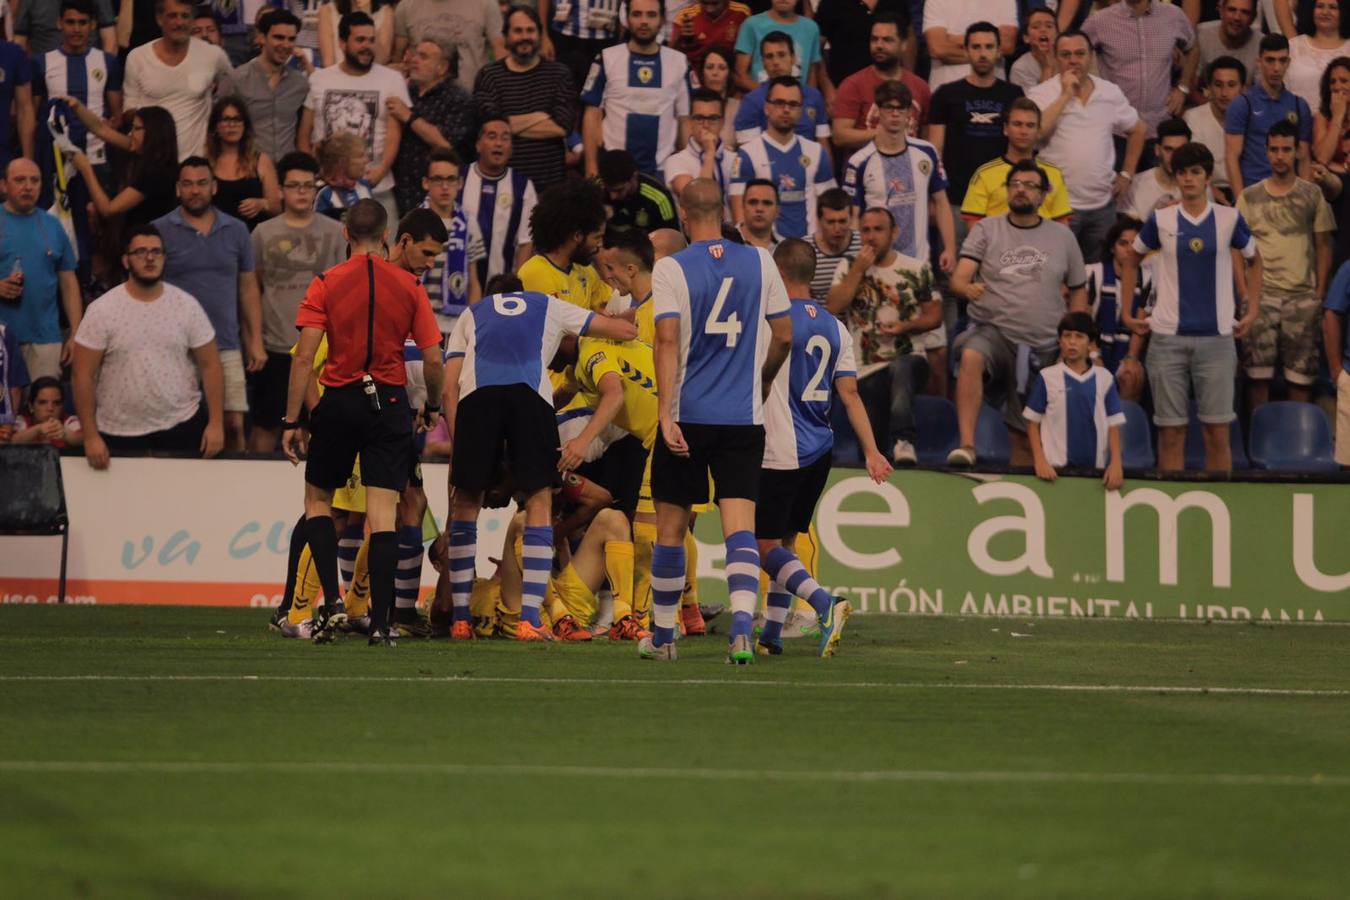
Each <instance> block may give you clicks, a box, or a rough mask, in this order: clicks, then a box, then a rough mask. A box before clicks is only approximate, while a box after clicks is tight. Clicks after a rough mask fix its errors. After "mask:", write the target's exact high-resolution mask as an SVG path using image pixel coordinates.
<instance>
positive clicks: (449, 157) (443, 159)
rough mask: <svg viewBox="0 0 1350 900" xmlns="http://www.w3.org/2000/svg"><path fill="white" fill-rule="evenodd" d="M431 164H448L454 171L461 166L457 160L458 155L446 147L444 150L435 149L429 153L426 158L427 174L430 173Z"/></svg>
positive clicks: (458, 159)
mask: <svg viewBox="0 0 1350 900" xmlns="http://www.w3.org/2000/svg"><path fill="white" fill-rule="evenodd" d="M432 163H449V164H450V165H452V166H454V167H455V169H456V170H458V169H459V167H460V166H461V165H462V164H463V163H462V162H461V160H460V158H459V154H458V153H456V152H455V151H454V149H453V148H451V147H447V148H445V149H444V150H442V149H441V148H439V147H437V148H436V149H435V150H432V151H431V153H430V154H429V155H428V156H427V168H426V171H427V172H430V171H431V164H432Z"/></svg>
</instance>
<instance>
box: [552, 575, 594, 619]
mask: <svg viewBox="0 0 1350 900" xmlns="http://www.w3.org/2000/svg"><path fill="white" fill-rule="evenodd" d="M548 588H549V591H551V592H552V594H553V596H554V598H555V599H557V601H558V602H559V603H561V604H562V605H563V606H564V607H566V608H567V611H568V613H570V614H571V615H572V618H574V619H576V620H577V621H578V622H580V623H582V624H583V625H586V624H590V621H591V619H593V618H595V612H596V609H597V608H598V604H597V602H596V599H595V592H594V591H592V590H591V589H590V588H588V587H586V582H584V581H582V580H581V577H580V576H579V575H577V570H576V569H575V568H573V566H572V564H571V563H568V564H567V568H565V569H563V570H562V571H561V572H559V573H558V574H557V575H555V576H553V577H552V578H550V579H549V582H548Z"/></svg>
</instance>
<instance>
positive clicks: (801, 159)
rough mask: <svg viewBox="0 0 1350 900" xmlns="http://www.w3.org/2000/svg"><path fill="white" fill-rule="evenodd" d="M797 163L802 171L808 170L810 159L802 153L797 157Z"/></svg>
mask: <svg viewBox="0 0 1350 900" xmlns="http://www.w3.org/2000/svg"><path fill="white" fill-rule="evenodd" d="M797 162H799V163H801V164H802V168H803V169H806V168H809V167H810V165H811V157H809V156H807V155H806V154H805V153H803V154H802V155H801V156H799V157H797Z"/></svg>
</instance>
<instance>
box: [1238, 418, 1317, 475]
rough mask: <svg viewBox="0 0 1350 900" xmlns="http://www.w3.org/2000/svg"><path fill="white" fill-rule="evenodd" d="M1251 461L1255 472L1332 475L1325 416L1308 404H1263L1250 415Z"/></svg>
mask: <svg viewBox="0 0 1350 900" xmlns="http://www.w3.org/2000/svg"><path fill="white" fill-rule="evenodd" d="M1251 460H1252V464H1253V465H1255V466H1256V468H1258V469H1276V470H1281V471H1288V472H1335V471H1336V469H1337V466H1336V461H1335V459H1334V458H1333V457H1332V445H1331V427H1330V426H1329V425H1328V424H1327V417H1326V415H1325V414H1324V413H1323V412H1322V410H1321V409H1320V408H1319V407H1318V406H1316V405H1315V404H1312V403H1296V402H1291V401H1276V402H1274V403H1267V404H1266V405H1264V406H1262V407H1261V408H1260V409H1258V410H1257V411H1256V412H1254V413H1252V454H1251Z"/></svg>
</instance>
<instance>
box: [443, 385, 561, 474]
mask: <svg viewBox="0 0 1350 900" xmlns="http://www.w3.org/2000/svg"><path fill="white" fill-rule="evenodd" d="M503 461H505V462H507V463H508V464H509V465H510V467H511V481H512V484H513V485H514V486H515V489H516V490H518V491H524V492H525V493H533V492H535V491H537V490H539V489H540V488H546V487H558V486H559V485H560V484H562V481H561V480H560V479H559V476H558V420H557V418H556V417H555V416H554V413H553V407H552V406H551V405H550V404H549V402H548V401H547V400H545V399H544V398H543V397H541V396H539V393H538V392H537V391H533V390H530V388H529V387H528V386H526V385H523V384H508V385H496V386H493V387H485V388H479V389H478V390H476V391H474V392H473V393H472V394H470V395H469V396H467V397H465V398H463V399H462V400H460V401H459V409H458V410H457V411H456V413H455V445H454V449H453V450H452V451H451V456H450V483H451V484H453V485H454V486H455V487H456V488H458V489H460V490H462V491H469V492H470V493H474V494H477V493H480V492H482V491H486V490H487V489H488V488H490V487H492V485H493V484H494V483H495V481H496V478H497V469H498V467H499V466H500V465H501V464H502V462H503Z"/></svg>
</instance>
